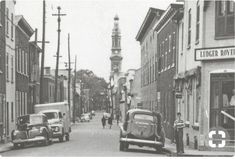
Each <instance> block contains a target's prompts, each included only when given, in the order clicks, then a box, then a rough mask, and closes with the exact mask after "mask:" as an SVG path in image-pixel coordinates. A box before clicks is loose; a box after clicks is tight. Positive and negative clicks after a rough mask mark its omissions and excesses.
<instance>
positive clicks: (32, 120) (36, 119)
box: [29, 115, 43, 125]
mask: <svg viewBox="0 0 235 159" xmlns="http://www.w3.org/2000/svg"><path fill="white" fill-rule="evenodd" d="M29 123H30V125H37V124H41V123H43V121H42V116H40V115H36V116H30V118H29Z"/></svg>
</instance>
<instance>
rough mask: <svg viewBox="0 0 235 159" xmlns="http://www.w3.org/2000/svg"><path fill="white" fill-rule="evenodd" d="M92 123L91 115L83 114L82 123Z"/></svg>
mask: <svg viewBox="0 0 235 159" xmlns="http://www.w3.org/2000/svg"><path fill="white" fill-rule="evenodd" d="M86 121H87V122H90V116H89V114H82V115H81V122H86Z"/></svg>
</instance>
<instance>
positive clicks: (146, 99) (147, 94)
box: [136, 8, 164, 110]
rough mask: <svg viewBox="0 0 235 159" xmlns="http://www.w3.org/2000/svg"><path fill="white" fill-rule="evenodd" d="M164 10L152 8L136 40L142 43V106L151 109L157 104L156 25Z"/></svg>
mask: <svg viewBox="0 0 235 159" xmlns="http://www.w3.org/2000/svg"><path fill="white" fill-rule="evenodd" d="M163 12H164V11H163V10H161V9H155V8H150V9H149V11H148V13H147V15H146V17H145V19H144V21H143V24H142V25H141V27H140V29H139V31H138V34H137V36H136V40H137V41H139V42H140V45H141V95H142V96H141V100H142V103H143V106H142V107H143V108H145V109H149V110H155V106H156V105H157V100H156V99H157V98H156V97H157V87H156V83H157V82H156V79H157V78H156V67H157V65H156V64H157V60H156V58H157V57H156V45H157V35H156V32H154V25H155V24H156V23H157V22H158V20H159V19H160V17H161V15H162V14H163Z"/></svg>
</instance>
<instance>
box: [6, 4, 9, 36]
mask: <svg viewBox="0 0 235 159" xmlns="http://www.w3.org/2000/svg"><path fill="white" fill-rule="evenodd" d="M6 22H7V28H6V30H7V35H8V34H9V9H8V8H7V17H6Z"/></svg>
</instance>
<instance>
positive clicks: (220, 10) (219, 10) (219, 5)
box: [215, 0, 234, 38]
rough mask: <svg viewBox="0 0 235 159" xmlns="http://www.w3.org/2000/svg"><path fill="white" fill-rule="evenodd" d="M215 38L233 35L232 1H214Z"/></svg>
mask: <svg viewBox="0 0 235 159" xmlns="http://www.w3.org/2000/svg"><path fill="white" fill-rule="evenodd" d="M215 3H216V6H215V15H216V16H215V38H219V37H228V38H229V37H233V36H234V2H233V1H231V0H229V1H216V2H215Z"/></svg>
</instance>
